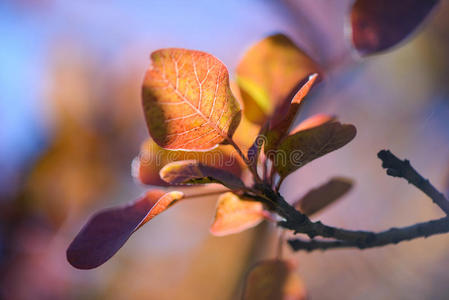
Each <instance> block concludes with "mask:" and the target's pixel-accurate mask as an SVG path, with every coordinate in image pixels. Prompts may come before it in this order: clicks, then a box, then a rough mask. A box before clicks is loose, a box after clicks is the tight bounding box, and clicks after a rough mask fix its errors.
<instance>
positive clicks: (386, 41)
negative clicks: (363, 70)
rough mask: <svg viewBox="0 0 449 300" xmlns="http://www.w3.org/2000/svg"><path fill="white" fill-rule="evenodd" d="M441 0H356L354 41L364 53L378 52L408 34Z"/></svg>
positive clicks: (353, 11) (353, 29) (353, 26)
mask: <svg viewBox="0 0 449 300" xmlns="http://www.w3.org/2000/svg"><path fill="white" fill-rule="evenodd" d="M438 2H439V1H438V0H424V1H423V0H395V1H391V0H376V1H373V0H357V1H355V3H354V5H353V6H352V10H351V28H352V42H353V44H354V47H355V48H356V49H357V51H358V52H359V53H360V54H362V55H369V54H375V53H377V52H379V51H383V50H387V49H388V48H390V47H393V46H395V45H397V44H398V43H399V42H401V41H402V40H404V39H405V38H406V37H407V36H409V35H410V34H411V33H412V32H413V31H414V30H415V29H416V28H417V27H418V26H419V25H420V24H421V23H422V21H423V20H424V19H425V18H426V16H427V15H428V14H429V13H430V12H431V11H432V9H433V8H434V7H435V5H436V4H437V3H438Z"/></svg>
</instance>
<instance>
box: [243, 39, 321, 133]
mask: <svg viewBox="0 0 449 300" xmlns="http://www.w3.org/2000/svg"><path fill="white" fill-rule="evenodd" d="M319 71H320V70H319V67H318V65H317V64H316V63H315V62H314V61H313V60H312V59H311V58H310V57H309V56H308V55H307V54H306V53H305V52H304V51H302V50H301V49H299V48H298V47H297V46H296V45H295V44H294V43H293V42H292V41H291V40H290V39H289V38H288V37H286V36H285V35H282V34H276V35H272V36H269V37H267V38H265V39H263V40H262V41H260V42H258V43H257V44H255V45H254V46H252V47H251V48H250V49H249V50H248V51H247V52H246V54H245V55H244V57H243V58H242V60H241V61H240V63H239V65H238V67H237V83H238V85H239V87H240V91H241V95H242V100H243V104H244V107H245V109H244V114H245V115H246V117H247V118H248V119H249V120H250V121H252V122H254V123H257V124H260V125H262V124H264V123H265V121H266V120H267V119H269V118H271V117H272V115H273V114H274V113H275V112H278V111H279V110H282V109H284V108H285V106H286V105H287V106H288V103H289V100H290V99H289V96H291V93H292V91H293V90H294V89H295V88H296V87H297V85H298V84H299V83H300V82H301V81H302V80H303V79H305V78H306V77H307V76H308V75H309V74H313V73H319ZM280 115H283V114H282V113H281V114H280Z"/></svg>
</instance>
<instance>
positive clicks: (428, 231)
mask: <svg viewBox="0 0 449 300" xmlns="http://www.w3.org/2000/svg"><path fill="white" fill-rule="evenodd" d="M378 156H379V158H380V159H381V160H382V162H383V164H382V166H383V167H384V168H387V174H389V175H391V176H396V177H402V178H405V179H406V180H408V181H409V182H410V183H412V184H413V185H415V186H416V187H417V188H419V189H420V190H422V191H423V192H424V193H425V194H426V195H428V196H429V197H430V198H431V199H432V200H433V201H434V202H435V203H436V204H437V205H439V206H440V207H441V208H442V209H443V210H444V211H445V212H446V208H447V209H449V204H448V202H447V199H446V198H445V197H444V195H443V194H441V193H440V192H438V190H436V189H435V188H434V187H433V186H432V185H431V184H430V182H429V181H428V180H425V179H424V178H423V177H422V176H421V175H419V174H418V173H417V172H416V171H415V170H414V169H413V168H412V167H411V165H410V163H409V162H408V161H407V160H404V161H401V160H399V159H398V158H397V157H396V156H394V155H393V154H392V153H391V152H390V151H385V150H382V151H380V152H379V154H378ZM263 190H264V197H263V198H265V202H267V199H268V202H270V204H272V208H273V210H275V211H276V212H277V213H278V214H279V215H280V216H281V217H283V218H284V219H285V220H284V221H281V222H279V225H280V226H281V227H284V228H287V229H291V230H294V231H295V233H304V234H306V235H308V236H309V237H310V238H311V239H313V238H314V237H316V236H319V237H325V238H331V239H334V240H331V241H316V240H310V241H305V240H297V239H293V240H290V241H289V244H290V245H291V246H292V248H293V249H294V250H308V251H312V250H315V249H322V250H324V249H330V248H349V247H356V248H361V249H364V248H371V247H379V246H384V245H388V244H396V243H399V242H402V241H406V240H411V239H415V238H419V237H427V236H431V235H434V234H440V233H446V232H449V218H448V217H445V218H442V219H439V220H433V221H429V222H425V223H418V224H415V225H412V226H408V227H402V228H391V229H388V230H386V231H382V232H377V233H376V232H371V231H354V230H346V229H341V228H336V227H332V226H327V225H324V224H323V223H321V222H319V221H318V222H312V221H311V220H310V219H309V218H308V217H307V216H306V215H304V214H302V213H301V212H299V211H297V210H296V209H295V208H294V207H293V206H291V205H290V204H288V203H287V202H286V201H285V200H284V198H283V197H282V196H281V195H280V194H279V193H277V192H275V191H273V190H271V189H269V188H268V187H265V188H264V189H263ZM257 197H258V198H259V200H260V196H257Z"/></svg>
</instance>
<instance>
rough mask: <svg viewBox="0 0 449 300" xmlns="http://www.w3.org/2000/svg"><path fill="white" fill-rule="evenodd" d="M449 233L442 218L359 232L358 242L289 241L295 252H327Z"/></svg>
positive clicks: (364, 247)
mask: <svg viewBox="0 0 449 300" xmlns="http://www.w3.org/2000/svg"><path fill="white" fill-rule="evenodd" d="M447 232H449V219H448V218H446V217H445V218H441V219H438V220H433V221H429V222H423V223H418V224H415V225H412V226H408V227H402V228H391V229H388V230H386V231H382V232H378V233H373V232H362V231H361V232H359V236H360V238H359V240H356V241H342V240H336V241H323V240H321V241H320V240H308V241H307V240H302V239H291V240H289V241H288V243H289V244H290V246H291V247H292V248H293V250H296V251H298V250H306V251H313V250H318V249H319V250H327V249H332V248H359V249H366V248H374V247H381V246H385V245H389V244H397V243H399V242H403V241H409V240H413V239H416V238H420V237H428V236H431V235H435V234H442V233H447Z"/></svg>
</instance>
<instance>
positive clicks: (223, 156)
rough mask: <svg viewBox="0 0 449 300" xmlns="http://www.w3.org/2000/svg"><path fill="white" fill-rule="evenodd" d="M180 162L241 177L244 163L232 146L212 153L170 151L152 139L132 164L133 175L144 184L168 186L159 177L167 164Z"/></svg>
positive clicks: (145, 143)
mask: <svg viewBox="0 0 449 300" xmlns="http://www.w3.org/2000/svg"><path fill="white" fill-rule="evenodd" d="M179 160H197V161H199V162H201V163H202V164H205V165H208V166H213V167H216V168H220V169H224V170H227V171H229V172H231V173H233V174H234V175H236V176H238V177H240V175H241V173H242V166H243V163H242V161H241V159H240V157H239V156H237V155H236V153H235V151H234V150H233V149H232V148H231V146H223V145H220V146H218V147H217V148H215V149H213V150H211V151H207V152H204V151H198V152H196V151H170V150H166V149H163V148H161V147H159V146H158V145H157V144H156V143H155V142H154V141H153V140H152V139H151V138H150V139H147V140H146V141H145V142H144V143H143V144H142V146H141V150H140V154H139V156H138V157H136V158H135V159H134V161H133V164H132V173H133V176H134V177H135V178H137V179H138V180H139V181H140V182H142V183H143V184H149V185H161V186H166V185H168V183H167V182H165V181H163V180H162V179H161V178H160V177H159V171H160V170H161V169H162V167H163V166H165V165H166V164H168V163H170V162H173V161H179Z"/></svg>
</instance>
